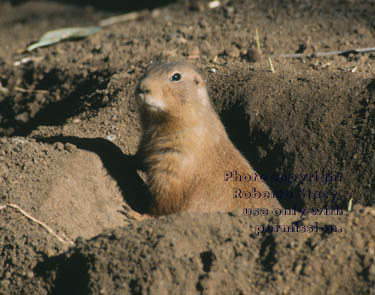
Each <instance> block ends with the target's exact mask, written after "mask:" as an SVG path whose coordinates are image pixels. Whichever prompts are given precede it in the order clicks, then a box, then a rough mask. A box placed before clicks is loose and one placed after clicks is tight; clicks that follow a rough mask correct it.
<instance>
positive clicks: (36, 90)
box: [14, 87, 49, 94]
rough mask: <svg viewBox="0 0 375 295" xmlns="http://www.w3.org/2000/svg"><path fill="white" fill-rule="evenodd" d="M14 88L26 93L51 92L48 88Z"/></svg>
mask: <svg viewBox="0 0 375 295" xmlns="http://www.w3.org/2000/svg"><path fill="white" fill-rule="evenodd" d="M14 90H16V91H19V92H25V93H33V92H35V93H43V94H48V93H49V92H48V91H47V90H39V89H24V88H21V87H14Z"/></svg>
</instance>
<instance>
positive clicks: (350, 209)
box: [348, 198, 353, 212]
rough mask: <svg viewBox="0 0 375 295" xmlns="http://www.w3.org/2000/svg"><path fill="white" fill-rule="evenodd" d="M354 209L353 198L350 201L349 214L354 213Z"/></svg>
mask: <svg viewBox="0 0 375 295" xmlns="http://www.w3.org/2000/svg"><path fill="white" fill-rule="evenodd" d="M352 207H353V198H351V199H350V200H349V204H348V212H351V211H352Z"/></svg>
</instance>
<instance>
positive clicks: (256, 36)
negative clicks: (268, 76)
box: [255, 28, 262, 55]
mask: <svg viewBox="0 0 375 295" xmlns="http://www.w3.org/2000/svg"><path fill="white" fill-rule="evenodd" d="M255 41H256V42H257V49H258V52H259V54H260V55H261V54H262V49H260V39H259V32H258V28H255Z"/></svg>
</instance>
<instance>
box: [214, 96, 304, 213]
mask: <svg viewBox="0 0 375 295" xmlns="http://www.w3.org/2000/svg"><path fill="white" fill-rule="evenodd" d="M220 117H221V119H222V121H223V124H224V126H225V128H226V130H227V132H228V135H229V137H230V139H231V141H232V142H233V143H234V145H235V146H236V147H237V148H238V149H239V151H240V152H241V153H242V154H243V155H244V156H245V157H246V158H247V159H248V161H249V162H250V164H251V166H252V167H253V168H254V169H255V171H257V172H259V173H260V175H263V176H264V177H265V176H267V177H271V176H272V175H275V173H276V174H283V173H290V171H291V167H292V163H293V161H294V155H293V154H286V153H285V151H284V144H283V143H281V142H277V143H275V142H273V140H272V139H271V138H270V135H269V134H267V133H266V132H265V131H263V130H261V129H260V128H259V127H258V126H254V127H253V128H251V129H250V126H249V121H250V120H249V115H248V114H246V111H245V108H244V105H243V104H242V103H240V102H237V103H235V104H233V105H232V106H231V107H229V108H227V109H226V110H225V111H223V112H222V113H221V114H220ZM285 163H286V164H285ZM266 182H267V184H268V186H269V187H270V188H271V189H272V191H273V192H274V193H275V194H276V195H277V196H279V198H278V201H279V202H280V203H281V205H283V207H284V208H294V209H297V210H300V209H302V208H303V207H304V202H303V200H302V198H300V197H299V195H300V194H299V188H298V187H292V186H290V185H288V184H286V183H285V182H281V183H277V182H269V181H266ZM286 192H287V194H286ZM290 194H292V196H293V198H291V197H289V196H290Z"/></svg>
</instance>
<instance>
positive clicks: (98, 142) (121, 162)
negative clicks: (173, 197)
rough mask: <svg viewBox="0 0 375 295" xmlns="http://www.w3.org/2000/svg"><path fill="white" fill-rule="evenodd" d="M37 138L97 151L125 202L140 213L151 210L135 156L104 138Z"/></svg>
mask: <svg viewBox="0 0 375 295" xmlns="http://www.w3.org/2000/svg"><path fill="white" fill-rule="evenodd" d="M36 140H37V141H39V142H44V143H49V144H53V143H56V142H61V143H63V144H66V143H70V144H73V145H75V146H76V147H77V148H79V149H82V150H86V151H89V152H93V153H96V154H97V155H98V156H99V157H100V159H101V160H102V162H103V166H104V167H105V168H106V170H107V171H108V174H109V175H111V176H112V177H113V179H114V180H115V181H116V182H117V185H118V187H119V188H120V190H121V192H122V194H123V197H124V200H125V202H126V203H127V204H129V206H130V207H131V208H132V209H133V210H135V211H137V212H139V213H146V212H148V211H149V206H150V202H151V198H150V196H149V194H148V191H147V187H146V186H145V185H144V182H143V180H142V179H141V178H140V177H139V175H138V174H137V172H136V169H137V167H138V163H137V161H136V158H135V156H127V155H124V153H123V152H122V150H121V149H120V148H119V147H117V146H116V145H115V144H113V143H112V142H110V141H109V140H106V139H103V138H79V137H73V136H54V137H48V138H36Z"/></svg>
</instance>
